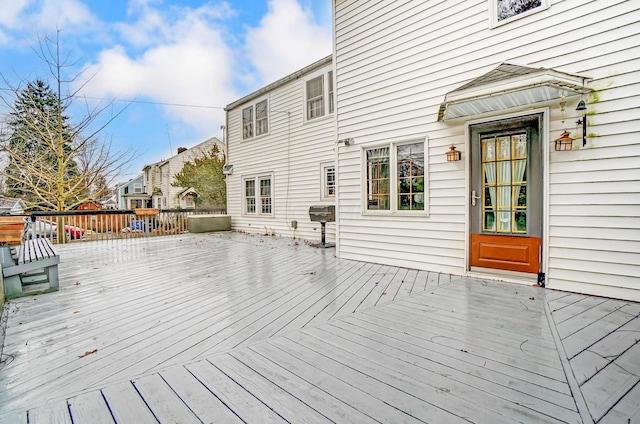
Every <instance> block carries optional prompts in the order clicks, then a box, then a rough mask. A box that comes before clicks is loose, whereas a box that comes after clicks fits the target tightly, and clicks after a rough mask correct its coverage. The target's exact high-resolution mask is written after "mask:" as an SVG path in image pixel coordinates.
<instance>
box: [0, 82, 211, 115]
mask: <svg viewBox="0 0 640 424" xmlns="http://www.w3.org/2000/svg"><path fill="white" fill-rule="evenodd" d="M0 90H3V91H15V90H13V89H11V88H5V87H0ZM77 97H78V98H83V99H91V100H107V101H110V102H124V103H142V104H149V105H159V106H176V107H193V108H201V109H221V110H224V106H206V105H194V104H185V103H165V102H152V101H149V100H124V99H115V98H107V97H93V96H77Z"/></svg>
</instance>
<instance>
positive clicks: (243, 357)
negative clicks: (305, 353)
mask: <svg viewBox="0 0 640 424" xmlns="http://www.w3.org/2000/svg"><path fill="white" fill-rule="evenodd" d="M274 351H275V350H272V351H271V352H274ZM265 354H268V355H269V357H266V356H264V355H265ZM231 355H232V356H233V357H234V358H236V359H237V360H238V361H240V362H242V363H244V364H246V365H247V366H250V367H251V368H252V369H253V370H255V371H256V372H257V373H259V374H260V375H262V376H264V377H265V378H268V379H269V380H270V381H271V383H272V384H274V385H276V386H278V387H279V388H281V389H282V390H286V391H287V392H289V393H292V394H295V396H296V397H297V398H298V399H299V400H300V401H301V402H304V403H305V404H306V405H308V406H309V407H311V408H313V409H315V410H317V411H322V412H323V414H324V415H325V416H326V417H327V418H328V419H329V420H331V421H332V422H336V423H344V422H358V423H369V422H374V420H373V419H372V418H371V417H369V416H367V415H365V414H363V413H361V412H360V411H358V410H357V409H355V408H354V407H352V406H351V404H350V403H351V402H348V399H344V398H342V397H340V398H337V397H335V396H334V395H333V394H332V393H331V392H327V391H323V390H322V389H321V388H319V387H318V386H316V385H314V384H313V383H311V382H310V381H308V380H305V379H303V378H301V377H300V376H298V375H296V374H294V372H295V366H291V365H292V364H291V363H290V362H288V361H287V360H286V358H284V360H283V361H282V364H280V363H278V360H279V359H282V356H283V355H278V354H275V355H271V354H269V352H266V353H265V352H264V351H263V353H262V354H260V353H258V352H255V351H253V350H250V349H239V350H238V351H236V352H233V353H232V354H231Z"/></svg>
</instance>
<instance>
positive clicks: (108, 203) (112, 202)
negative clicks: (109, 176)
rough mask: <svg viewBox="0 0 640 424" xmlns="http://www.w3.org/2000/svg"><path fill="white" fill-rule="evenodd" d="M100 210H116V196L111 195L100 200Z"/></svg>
mask: <svg viewBox="0 0 640 424" xmlns="http://www.w3.org/2000/svg"><path fill="white" fill-rule="evenodd" d="M100 205H102V209H118V196H117V195H115V194H113V195H111V196H108V197H105V198H103V199H101V200H100Z"/></svg>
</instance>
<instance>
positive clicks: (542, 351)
mask: <svg viewBox="0 0 640 424" xmlns="http://www.w3.org/2000/svg"><path fill="white" fill-rule="evenodd" d="M58 250H59V252H60V256H61V264H60V267H59V268H60V291H59V292H56V293H49V294H46V295H42V296H35V297H31V298H22V299H19V300H16V301H14V302H11V303H10V304H9V305H8V308H7V310H8V324H7V327H6V338H5V347H4V355H5V356H4V357H3V360H5V361H4V364H3V366H2V368H0V423H27V422H28V423H30V424H33V423H38V422H61V423H71V422H73V423H102V422H109V423H113V422H118V423H146V422H149V423H156V422H160V423H170V422H175V423H190V422H194V423H202V422H206V423H208V422H231V423H232V422H248V423H253V422H291V423H304V422H309V423H320V422H337V423H355V422H358V423H360V422H362V423H366V422H385V423H387V422H394V423H395V422H398V423H401V422H435V423H456V422H478V423H502V422H505V423H506V422H567V423H580V422H593V421H594V419H595V420H600V422H623V423H626V422H627V420H631V421H630V422H632V423H633V422H637V420H638V417H639V416H640V410H639V409H638V408H639V407H638V404H639V402H638V400H639V399H640V394H639V393H640V392H639V390H640V385H639V384H638V381H639V379H640V377H639V375H640V372H639V370H638V364H639V363H640V352H639V351H638V345H637V343H636V342H637V339H638V338H640V335H638V332H639V328H638V322H639V321H640V319H638V313H639V312H640V306H639V305H638V304H634V303H629V302H621V301H613V300H607V299H600V298H593V297H587V296H581V295H575V294H567V293H559V292H553V291H549V290H544V289H541V288H538V287H531V286H522V285H512V284H507V283H498V282H488V281H480V280H476V279H470V278H461V277H455V276H453V277H452V276H449V275H442V274H437V273H429V272H425V271H416V270H408V269H401V268H395V267H388V266H382V265H378V264H372V263H364V262H356V261H348V260H342V259H336V258H335V257H334V256H333V255H334V250H333V249H326V250H324V249H315V248H312V247H309V246H306V245H304V244H300V245H298V244H297V243H295V242H293V241H291V240H286V239H279V238H273V237H255V236H248V235H243V234H233V233H231V234H216V235H187V236H172V237H162V238H149V239H131V240H117V241H109V242H91V243H84V244H73V245H69V246H67V245H64V246H59V249H58ZM594 365H595V368H594ZM634 420H635V421H634Z"/></svg>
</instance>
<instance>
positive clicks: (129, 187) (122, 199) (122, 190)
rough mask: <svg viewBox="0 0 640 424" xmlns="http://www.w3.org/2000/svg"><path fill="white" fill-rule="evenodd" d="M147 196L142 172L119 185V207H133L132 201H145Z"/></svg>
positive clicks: (123, 208)
mask: <svg viewBox="0 0 640 424" xmlns="http://www.w3.org/2000/svg"><path fill="white" fill-rule="evenodd" d="M146 198H147V195H146V194H145V186H144V178H143V175H142V174H140V175H138V176H136V177H134V178H132V179H130V180H129V181H127V182H126V183H124V184H120V185H119V186H118V209H122V210H125V209H132V201H135V202H144V201H145V199H146Z"/></svg>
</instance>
